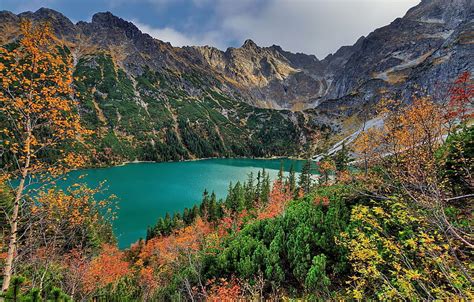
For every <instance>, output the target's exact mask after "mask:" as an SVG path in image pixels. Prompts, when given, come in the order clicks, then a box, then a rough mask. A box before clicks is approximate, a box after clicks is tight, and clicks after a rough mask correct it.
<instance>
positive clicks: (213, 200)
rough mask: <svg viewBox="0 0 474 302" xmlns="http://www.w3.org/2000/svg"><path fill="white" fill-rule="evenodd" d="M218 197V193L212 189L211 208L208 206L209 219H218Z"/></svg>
mask: <svg viewBox="0 0 474 302" xmlns="http://www.w3.org/2000/svg"><path fill="white" fill-rule="evenodd" d="M217 207H218V205H217V198H216V193H214V191H212V193H211V198H210V199H209V208H208V217H207V219H208V221H216V220H217V216H218V213H217Z"/></svg>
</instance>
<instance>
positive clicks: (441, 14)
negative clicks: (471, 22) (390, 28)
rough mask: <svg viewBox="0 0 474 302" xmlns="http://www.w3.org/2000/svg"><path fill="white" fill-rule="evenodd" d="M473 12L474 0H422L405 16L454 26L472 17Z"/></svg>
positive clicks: (419, 20) (415, 19)
mask: <svg viewBox="0 0 474 302" xmlns="http://www.w3.org/2000/svg"><path fill="white" fill-rule="evenodd" d="M473 13H474V1H472V0H422V1H421V2H420V4H418V5H417V6H415V7H413V8H411V9H410V10H408V12H407V14H406V15H405V17H404V18H405V19H410V20H414V21H418V22H425V23H432V24H445V26H448V27H450V28H453V27H456V26H457V25H458V24H459V23H461V22H462V21H464V20H466V19H468V18H469V17H470V18H471V19H472V17H473Z"/></svg>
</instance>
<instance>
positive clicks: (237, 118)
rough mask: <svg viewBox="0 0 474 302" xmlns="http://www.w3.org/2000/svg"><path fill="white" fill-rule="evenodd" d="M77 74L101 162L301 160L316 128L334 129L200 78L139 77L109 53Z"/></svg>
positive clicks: (83, 63)
mask: <svg viewBox="0 0 474 302" xmlns="http://www.w3.org/2000/svg"><path fill="white" fill-rule="evenodd" d="M74 76H75V83H74V84H75V87H76V89H77V91H78V92H79V98H80V109H81V111H80V113H81V116H82V117H83V120H84V122H85V124H86V126H87V128H89V129H92V130H94V132H95V135H94V136H95V137H94V140H98V141H99V142H100V144H99V145H98V146H96V148H95V153H96V156H95V157H93V158H94V159H95V162H96V164H101V163H106V164H110V163H115V162H118V161H124V160H135V159H138V160H147V161H169V160H182V159H189V158H206V157H229V156H254V157H267V156H278V155H295V154H298V153H300V152H302V151H303V150H304V147H305V146H304V141H305V138H306V137H310V135H311V134H312V133H314V132H315V131H316V130H320V129H322V130H324V131H330V128H329V127H327V126H326V125H324V124H319V122H318V121H317V120H309V119H306V118H305V116H304V114H303V113H294V112H290V111H277V110H268V109H256V108H254V107H251V106H250V105H248V104H246V103H244V102H243V101H241V100H240V98H239V97H238V96H228V95H227V94H226V93H225V92H224V91H223V90H221V89H220V88H219V87H220V84H219V82H218V81H217V80H215V79H207V78H205V77H200V75H198V74H185V75H177V74H175V73H173V72H172V71H168V70H165V71H163V72H153V71H151V70H149V69H145V70H144V71H143V73H142V74H141V75H140V76H136V77H133V76H131V75H128V74H126V73H125V71H124V70H123V69H121V68H120V67H118V66H116V65H115V63H114V61H113V59H112V57H111V56H110V55H108V54H106V53H99V54H95V55H88V56H85V57H82V58H81V59H80V60H79V62H78V63H77V65H76V67H75V72H74ZM203 81H206V82H203ZM209 87H213V88H209ZM306 141H307V140H306ZM301 142H303V144H302V143H301Z"/></svg>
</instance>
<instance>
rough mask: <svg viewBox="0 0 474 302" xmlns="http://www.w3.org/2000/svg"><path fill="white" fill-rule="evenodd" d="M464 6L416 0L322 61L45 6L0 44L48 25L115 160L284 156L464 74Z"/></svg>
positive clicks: (6, 25) (467, 5) (14, 19)
mask: <svg viewBox="0 0 474 302" xmlns="http://www.w3.org/2000/svg"><path fill="white" fill-rule="evenodd" d="M473 6H474V5H473V3H472V1H469V0H452V1H440V0H434V1H426V0H424V1H422V2H421V3H420V4H419V5H417V6H415V7H413V8H411V9H410V10H409V11H408V12H407V13H406V14H405V16H404V17H402V18H397V19H395V20H394V21H393V22H391V23H390V24H388V25H386V26H384V27H381V28H378V29H376V30H374V31H373V32H371V33H369V34H368V35H367V36H363V37H360V38H359V39H358V40H357V41H356V42H355V43H354V44H353V45H351V46H343V47H341V48H340V49H339V50H337V51H336V52H335V53H334V54H330V55H328V56H326V57H325V58H324V59H322V60H319V59H318V58H317V57H316V56H314V55H307V54H303V53H292V52H288V51H285V50H283V49H282V48H281V47H280V46H278V45H272V46H269V47H260V46H258V45H257V44H256V43H255V42H254V41H252V40H250V39H248V40H246V41H244V43H243V44H242V46H241V47H237V48H234V47H229V48H227V49H226V50H225V51H222V50H219V49H217V48H215V47H212V46H186V47H173V46H172V45H171V44H170V43H167V42H163V41H161V40H158V39H155V38H153V37H151V36H150V35H149V34H146V33H143V32H141V31H140V29H139V28H138V27H137V26H135V25H134V24H133V23H132V22H129V21H126V20H124V19H122V18H120V17H117V16H115V15H113V14H112V13H110V12H102V13H96V14H94V15H93V16H92V19H91V21H90V22H85V21H79V22H77V23H76V24H74V23H72V22H71V21H70V20H69V19H68V18H67V17H66V16H64V15H63V14H61V13H60V12H57V11H54V10H52V9H48V8H41V9H39V10H37V11H36V12H24V13H20V14H18V15H15V14H13V13H11V12H7V11H1V12H0V21H1V22H0V30H2V34H0V44H2V45H4V44H6V43H9V42H11V41H14V40H15V39H18V37H19V35H20V33H19V22H20V19H21V18H28V19H32V20H33V21H46V20H47V21H49V22H50V23H51V26H52V28H53V29H54V31H55V33H56V35H57V36H58V38H59V39H60V40H61V41H62V42H63V44H64V45H65V46H66V47H67V48H68V49H69V51H70V52H71V54H72V56H73V58H74V63H75V67H74V68H75V75H76V76H81V77H82V79H83V80H79V81H76V83H75V86H76V88H77V89H78V90H79V92H80V93H81V100H80V107H81V114H82V116H83V117H84V118H85V120H86V122H87V123H88V126H89V127H90V128H92V129H95V130H98V133H99V134H98V136H100V138H101V139H102V140H103V143H104V146H102V147H101V148H102V150H105V149H104V148H109V149H110V148H111V149H114V153H118V154H120V156H121V157H122V158H121V159H122V160H124V159H125V160H134V159H136V158H138V159H141V160H160V161H163V160H177V159H186V158H199V157H214V156H273V155H282V156H288V155H296V154H301V152H303V151H304V150H305V149H306V148H307V146H308V143H309V142H310V141H311V140H312V137H313V135H314V132H315V131H319V130H321V129H325V131H326V132H325V133H326V134H325V135H324V137H326V138H327V137H330V136H331V135H332V134H335V133H338V132H340V131H341V130H342V131H344V130H347V129H344V128H345V127H346V126H345V124H347V123H346V122H345V121H346V120H347V119H348V118H350V119H351V120H352V121H353V122H352V123H354V121H357V120H358V119H360V118H361V117H360V116H361V115H362V114H364V113H363V112H367V111H369V112H370V110H371V108H372V105H373V104H375V103H377V102H378V101H379V100H381V99H384V98H394V99H401V100H404V101H409V100H410V98H411V96H412V94H413V93H415V92H418V91H420V90H421V91H422V92H423V93H425V94H431V95H434V94H436V93H438V92H439V87H440V84H442V85H447V83H450V82H452V80H453V79H455V78H456V77H457V76H458V75H459V74H460V73H461V72H463V71H470V72H471V73H472V71H473V69H474V63H473V62H474V60H472V53H474V22H473V19H474V9H473ZM275 109H276V110H275ZM354 126H356V125H351V127H352V128H353V127H354ZM346 134H347V133H346ZM349 134H350V133H349ZM290 138H291V139H290ZM262 142H263V143H262ZM172 144H176V145H177V147H176V146H175V147H170V145H172ZM319 147H321V146H319ZM319 147H318V148H319ZM322 148H323V149H324V147H322Z"/></svg>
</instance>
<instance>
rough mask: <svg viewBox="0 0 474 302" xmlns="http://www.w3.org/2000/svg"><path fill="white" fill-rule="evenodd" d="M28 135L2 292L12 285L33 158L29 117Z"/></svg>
mask: <svg viewBox="0 0 474 302" xmlns="http://www.w3.org/2000/svg"><path fill="white" fill-rule="evenodd" d="M26 128H27V132H26V133H27V135H26V141H25V149H26V161H25V166H24V167H23V169H22V170H21V179H20V184H19V185H18V188H17V189H16V195H15V202H14V204H13V213H12V218H11V224H10V242H9V243H8V253H7V259H6V260H5V270H4V272H3V284H2V292H5V291H7V290H8V287H9V286H10V280H11V278H12V273H13V260H14V258H15V252H16V244H17V233H18V220H19V218H20V217H19V214H20V202H21V198H22V197H23V190H24V188H25V180H26V177H27V175H28V169H29V168H30V160H31V153H30V152H31V137H32V133H31V120H30V118H29V117H28V121H27V126H26Z"/></svg>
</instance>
